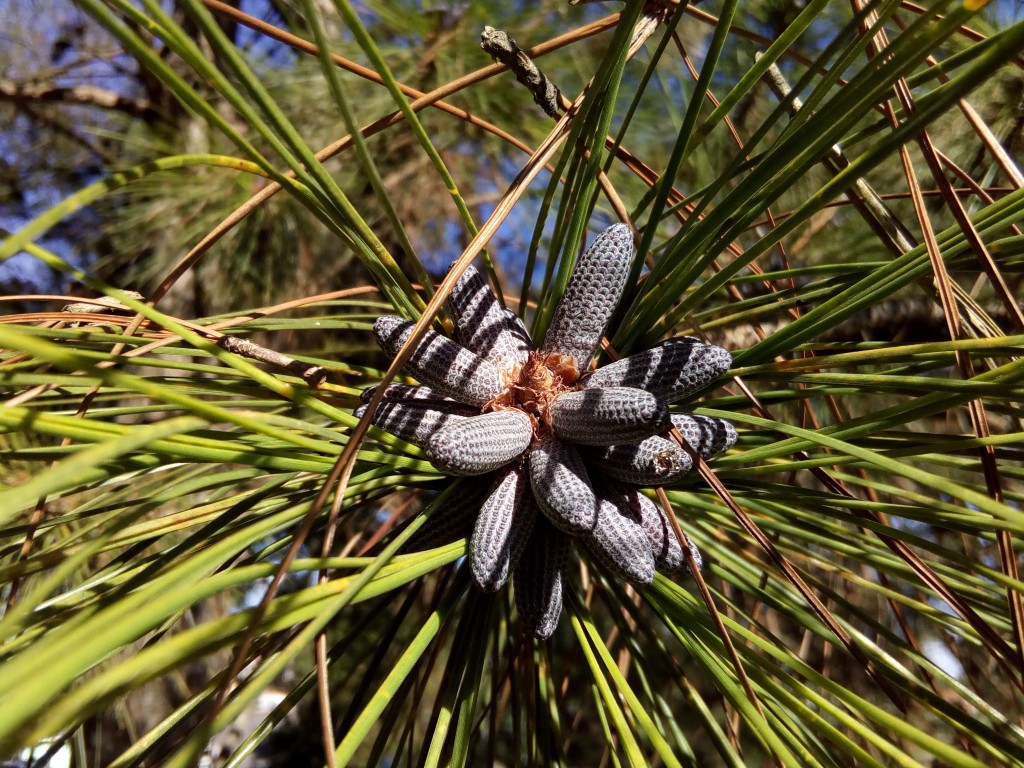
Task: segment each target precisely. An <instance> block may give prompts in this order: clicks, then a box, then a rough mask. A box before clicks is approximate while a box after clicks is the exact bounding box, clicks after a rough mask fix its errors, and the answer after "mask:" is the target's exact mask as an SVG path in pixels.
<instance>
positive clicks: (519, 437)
mask: <svg viewBox="0 0 1024 768" xmlns="http://www.w3.org/2000/svg"><path fill="white" fill-rule="evenodd" d="M532 439H533V422H532V421H530V417H529V416H527V415H526V414H525V413H523V412H522V411H492V412H490V413H482V414H480V415H478V416H473V417H471V418H468V419H464V420H463V421H459V422H457V423H453V424H449V425H447V426H446V427H444V428H443V429H440V430H438V431H437V432H435V433H434V434H433V435H432V436H431V438H430V440H428V441H427V445H426V452H427V456H428V457H429V458H430V461H431V462H432V463H433V464H434V466H435V467H437V468H438V469H440V470H441V471H442V472H446V473H448V474H449V475H482V474H484V473H485V472H491V471H492V470H495V469H498V468H499V467H503V466H505V465H506V464H508V463H509V462H510V461H512V460H513V459H515V458H516V457H517V456H519V454H521V453H522V452H523V451H525V450H526V449H527V448H528V447H529V445H530V441H531V440H532Z"/></svg>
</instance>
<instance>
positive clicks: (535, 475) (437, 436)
mask: <svg viewBox="0 0 1024 768" xmlns="http://www.w3.org/2000/svg"><path fill="white" fill-rule="evenodd" d="M632 257H633V236H632V233H631V231H630V229H629V228H628V227H626V226H625V225H622V224H617V225H615V226H612V227H610V228H609V229H607V230H605V231H604V232H602V233H601V234H600V235H599V236H598V238H597V239H596V240H595V241H594V243H593V244H592V245H591V246H590V248H589V249H588V250H587V251H586V253H585V254H584V255H583V257H582V258H581V259H580V260H579V262H578V263H577V264H576V268H575V270H574V271H573V274H572V278H571V279H570V281H569V284H568V286H567V287H566V291H565V294H564V296H563V297H562V301H561V303H560V304H559V305H558V308H557V309H556V310H555V313H554V317H553V319H552V321H551V324H550V326H549V328H548V331H547V335H546V336H545V337H544V341H543V343H542V344H541V345H540V348H539V349H537V348H535V347H534V345H533V342H532V341H531V339H530V336H529V334H528V333H527V331H526V328H525V327H524V326H523V324H522V322H521V321H520V319H519V317H518V316H517V315H515V314H514V313H512V312H511V311H509V310H508V309H506V308H505V307H503V306H502V305H501V304H500V303H499V302H498V300H497V299H496V298H495V296H494V294H493V293H492V292H491V290H490V288H489V287H488V286H487V284H486V282H485V281H484V279H483V277H482V276H481V275H480V273H479V272H477V271H476V270H475V269H474V268H472V267H470V268H469V269H467V270H466V271H465V273H464V274H463V275H462V277H461V278H460V279H459V281H458V282H457V283H456V285H455V287H454V289H453V291H452V294H451V297H450V299H449V309H450V311H451V314H452V316H453V318H454V321H455V339H456V340H452V339H449V338H447V337H446V336H443V335H441V334H438V333H436V332H433V331H427V333H426V335H425V336H424V337H423V339H422V340H421V341H420V343H419V344H418V345H417V346H416V348H415V350H414V352H413V354H412V356H411V357H410V358H409V362H408V363H407V364H406V366H405V369H404V370H405V372H406V373H408V374H409V375H411V376H413V377H415V378H416V379H417V380H418V381H420V382H421V383H422V384H423V386H407V385H402V384H392V385H390V386H389V387H388V388H387V390H386V391H385V392H384V396H383V400H382V401H381V403H380V405H379V406H378V408H377V410H376V411H375V412H374V414H373V417H372V419H373V423H374V424H375V425H377V426H378V427H380V428H382V429H384V430H386V431H387V432H390V433H391V434H393V435H396V436H397V437H400V438H402V439H404V440H407V441H409V442H411V443H415V444H416V445H418V446H420V447H421V448H422V449H423V450H424V451H425V452H426V454H427V456H428V457H429V458H430V460H431V462H432V463H433V464H434V466H436V467H437V468H438V469H439V470H441V471H442V472H444V473H446V474H450V475H457V476H463V477H469V476H472V477H475V478H477V482H475V483H473V484H471V490H470V492H468V493H460V494H459V496H458V497H457V498H456V500H455V501H453V502H450V503H449V505H448V507H447V508H445V509H441V510H438V513H439V514H438V515H437V516H435V517H436V518H438V519H439V520H440V522H441V523H442V528H443V529H444V531H445V532H447V533H448V534H449V540H452V539H454V538H457V537H458V536H459V535H465V533H466V532H468V531H469V530H471V531H472V533H471V538H470V547H469V562H470V568H471V571H472V575H473V580H474V581H475V582H476V584H477V585H478V586H479V587H480V588H481V589H483V590H486V591H490V592H493V591H497V590H498V589H500V588H501V587H502V586H503V585H504V584H505V582H506V581H507V580H508V578H509V577H510V576H511V577H512V580H513V586H514V590H515V599H516V605H517V609H518V611H519V614H520V618H521V620H522V622H523V624H524V626H525V628H526V629H527V630H528V631H529V632H531V633H532V634H534V635H535V636H537V637H540V638H545V637H549V636H550V635H551V634H552V632H554V630H555V626H556V625H557V623H558V618H559V615H560V614H561V611H562V584H563V580H564V579H565V578H566V575H567V568H568V565H569V553H570V549H571V543H572V541H573V540H576V541H577V542H578V543H580V544H582V545H583V546H585V547H587V549H588V550H589V551H590V552H591V554H592V555H593V556H594V557H595V558H596V559H597V560H599V561H600V562H601V563H602V564H604V566H606V567H607V568H608V569H609V570H610V571H612V572H613V573H615V574H617V575H618V576H620V577H622V578H624V579H626V580H627V581H629V582H631V583H632V584H634V585H637V586H641V585H645V584H650V583H651V581H652V580H653V579H654V572H655V570H659V571H661V572H662V573H665V574H667V575H673V574H679V573H684V572H686V571H687V558H686V556H685V554H684V553H683V551H682V548H681V546H680V544H679V541H678V539H677V537H676V536H675V534H674V531H673V528H672V526H671V524H670V523H669V521H668V519H667V518H666V516H665V513H664V512H663V511H662V509H661V507H660V506H659V505H658V504H657V503H655V502H653V501H652V500H651V499H649V498H648V497H647V496H645V495H644V494H642V493H640V491H639V486H647V485H665V484H669V483H672V482H673V481H675V480H677V479H678V478H679V477H681V476H682V475H683V474H685V473H686V472H688V471H689V470H691V469H692V459H691V458H690V455H689V454H688V453H687V452H686V451H685V450H683V449H682V448H681V447H680V446H679V445H678V444H677V443H676V442H674V441H673V440H672V439H671V438H670V437H669V435H668V432H669V430H670V429H671V428H672V427H675V428H677V429H678V430H679V432H680V433H681V434H682V436H683V437H684V438H685V440H686V442H687V443H689V445H690V446H691V447H692V449H693V450H694V451H695V452H696V453H698V454H700V455H701V456H703V457H704V458H710V457H711V456H713V455H715V454H717V453H720V452H722V451H724V450H726V449H728V448H729V447H731V446H732V444H733V443H734V442H735V441H736V431H735V429H733V427H732V425H730V424H729V423H728V422H725V421H722V420H721V419H716V418H711V417H707V416H689V415H684V414H678V413H672V412H670V411H669V408H668V405H669V403H671V402H673V401H675V400H679V399H681V398H683V397H685V396H687V395H689V394H691V393H693V392H695V391H697V390H700V389H702V388H703V387H705V386H706V385H707V384H708V383H710V382H711V381H713V380H714V379H716V378H717V377H718V376H720V375H721V374H722V373H724V372H725V371H726V370H728V368H729V365H730V363H731V357H730V356H729V353H728V352H726V351H725V350H724V349H722V348H721V347H716V346H712V345H710V344H704V343H702V342H701V341H699V340H697V339H693V338H688V337H687V338H676V339H670V340H668V341H666V342H664V343H662V344H660V345H659V346H657V347H655V348H653V349H650V350H648V351H646V352H641V353H639V354H635V355H632V356H630V357H626V358H623V359H621V360H618V361H617V362H614V363H611V364H609V365H605V366H604V367H602V368H599V369H597V370H594V371H590V370H589V369H590V362H591V358H592V357H593V356H594V352H595V351H596V350H597V347H598V344H599V343H600V341H601V337H602V335H603V334H604V331H605V326H606V325H607V323H608V321H609V319H610V317H611V315H612V312H614V310H615V307H616V305H617V304H618V302H619V298H620V297H621V295H622V291H623V289H624V287H625V283H626V278H627V275H628V274H629V269H630V263H631V261H632ZM412 328H413V323H411V322H409V321H406V320H403V319H401V318H399V317H391V316H386V317H381V318H379V319H378V320H377V322H376V324H375V325H374V333H375V335H376V337H377V341H378V342H379V343H380V345H381V347H382V348H383V349H384V351H385V352H386V353H387V354H388V355H390V356H392V357H394V356H395V355H396V354H397V352H398V350H399V348H401V346H402V345H403V343H404V342H405V341H406V339H407V338H408V337H409V334H410V333H411V331H412ZM372 393H373V392H372V390H368V391H367V392H366V393H365V397H366V399H367V400H368V399H369V397H370V396H371V395H372ZM365 407H366V406H363V409H365ZM363 409H360V410H359V411H357V415H362V410H363ZM460 529H461V530H460ZM421 543H422V542H421ZM436 543H441V542H436ZM691 552H692V554H693V556H694V560H695V561H696V562H697V563H700V555H699V553H698V552H697V551H696V549H695V548H693V547H692V545H691Z"/></svg>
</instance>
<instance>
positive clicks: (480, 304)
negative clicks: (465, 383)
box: [448, 265, 533, 371]
mask: <svg viewBox="0 0 1024 768" xmlns="http://www.w3.org/2000/svg"><path fill="white" fill-rule="evenodd" d="M448 306H449V308H450V309H451V313H452V317H453V318H454V320H455V338H456V340H458V342H459V343H460V344H462V345H463V346H464V347H466V349H468V350H470V351H471V352H475V353H476V354H478V355H480V356H481V357H483V358H485V359H486V360H488V361H489V362H491V363H493V364H494V365H495V366H496V367H497V368H498V370H500V371H511V370H512V369H513V368H514V367H515V366H516V365H522V364H523V363H525V362H526V358H527V356H528V355H529V354H530V350H532V349H533V342H531V341H530V336H529V334H528V333H526V329H525V328H523V326H522V323H520V322H519V318H518V317H517V316H516V315H514V314H512V313H511V312H509V311H508V310H507V309H505V308H504V307H503V306H501V304H499V303H498V299H497V298H496V297H495V295H494V293H493V292H492V291H491V289H490V288H489V287H488V285H487V282H486V281H485V280H484V278H483V275H481V274H480V272H479V271H478V270H477V269H476V267H474V266H472V265H470V266H469V267H467V268H466V271H465V272H463V273H462V276H461V277H460V278H459V279H458V281H457V282H456V283H455V286H454V288H452V292H451V295H450V296H449V297H448Z"/></svg>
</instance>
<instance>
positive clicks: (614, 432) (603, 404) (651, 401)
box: [551, 387, 669, 445]
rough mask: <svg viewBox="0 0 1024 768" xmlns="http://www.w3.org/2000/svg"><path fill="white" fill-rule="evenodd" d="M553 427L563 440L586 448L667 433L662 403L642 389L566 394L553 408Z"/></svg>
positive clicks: (587, 390)
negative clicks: (587, 446) (586, 446)
mask: <svg viewBox="0 0 1024 768" xmlns="http://www.w3.org/2000/svg"><path fill="white" fill-rule="evenodd" d="M551 425H552V427H553V428H554V430H555V434H557V435H558V436H559V437H561V438H563V439H564V440H569V441H571V442H574V443H582V444H583V445H615V444H616V443H623V442H626V443H632V442H637V441H638V440H642V439H644V438H645V437H648V436H650V435H654V434H657V433H659V432H664V431H665V430H666V429H668V425H669V412H668V407H667V406H666V405H665V402H664V401H663V400H660V399H658V398H656V397H655V396H654V395H652V394H650V393H649V392H644V391H643V390H642V389H633V388H630V387H604V388H601V389H581V390H577V391H574V392H565V393H564V394H561V395H559V396H558V397H557V398H555V401H554V402H553V403H552V404H551Z"/></svg>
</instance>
